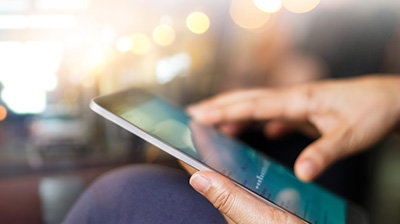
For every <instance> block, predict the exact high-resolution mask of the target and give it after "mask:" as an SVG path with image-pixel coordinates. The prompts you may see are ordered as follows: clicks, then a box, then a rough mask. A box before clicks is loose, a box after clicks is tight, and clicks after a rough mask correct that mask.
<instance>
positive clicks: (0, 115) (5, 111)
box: [0, 105, 7, 121]
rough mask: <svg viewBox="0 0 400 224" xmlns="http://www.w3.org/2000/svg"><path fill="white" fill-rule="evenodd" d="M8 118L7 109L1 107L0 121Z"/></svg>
mask: <svg viewBox="0 0 400 224" xmlns="http://www.w3.org/2000/svg"><path fill="white" fill-rule="evenodd" d="M6 117H7V109H6V108H5V107H4V106H1V105H0V121H3V120H4V119H6Z"/></svg>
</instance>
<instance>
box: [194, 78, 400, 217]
mask: <svg viewBox="0 0 400 224" xmlns="http://www.w3.org/2000/svg"><path fill="white" fill-rule="evenodd" d="M188 113H189V114H190V115H191V116H192V117H193V118H194V119H195V120H197V121H198V122H201V123H204V124H208V125H218V126H219V127H221V128H220V129H221V131H223V132H225V133H227V134H235V133H237V132H239V131H240V130H241V127H242V124H243V123H246V122H248V121H259V122H266V125H265V127H264V130H265V134H266V135H267V136H272V137H277V136H280V135H283V134H285V133H286V132H287V131H290V130H292V129H293V128H296V129H299V130H303V131H305V132H306V133H308V134H311V135H314V136H316V137H318V138H317V140H315V141H314V142H313V143H312V144H310V145H309V146H308V147H307V148H305V149H304V150H303V151H302V153H301V154H300V155H299V157H298V158H297V160H296V163H295V166H294V170H295V173H296V175H297V177H298V178H299V179H300V180H302V181H306V182H308V181H312V180H313V179H314V178H316V177H317V176H318V175H319V174H321V173H322V172H323V171H324V170H325V169H326V168H327V167H329V166H330V165H331V164H332V163H334V162H335V161H337V160H340V159H342V158H344V157H347V156H350V155H353V154H356V153H359V152H361V151H363V150H365V149H366V148H368V147H370V146H372V145H373V144H375V143H377V142H378V141H379V140H380V139H382V138H383V137H384V136H386V135H387V134H389V133H391V132H393V131H394V130H396V129H399V130H400V77H399V76H395V75H392V76H374V75H371V76H366V77H362V78H354V79H343V80H327V81H323V82H315V83H310V84H305V85H299V86H294V87H288V88H280V89H251V90H240V91H235V92H230V93H225V94H222V95H219V96H216V97H213V98H211V99H208V100H205V101H202V102H200V103H199V104H197V105H194V106H192V107H190V108H188ZM190 183H191V185H192V186H193V188H194V189H195V190H197V191H198V192H199V193H201V194H203V195H204V196H205V197H206V198H207V199H209V200H210V202H211V203H213V204H214V206H216V207H217V208H218V209H219V210H220V211H221V212H222V213H223V214H225V216H227V217H228V220H230V221H232V222H234V223H301V221H300V220H298V219H297V218H295V217H294V216H291V215H290V214H288V213H285V212H281V211H279V210H277V209H275V208H272V207H270V206H268V205H267V204H265V203H262V202H261V201H259V200H258V199H256V198H255V197H252V196H251V195H250V194H249V193H247V192H245V191H244V190H242V189H240V188H238V187H236V185H235V184H233V183H232V182H231V181H229V180H228V179H227V178H225V177H222V176H221V175H218V174H216V173H212V172H204V171H202V172H196V173H195V174H193V176H192V178H191V180H190Z"/></svg>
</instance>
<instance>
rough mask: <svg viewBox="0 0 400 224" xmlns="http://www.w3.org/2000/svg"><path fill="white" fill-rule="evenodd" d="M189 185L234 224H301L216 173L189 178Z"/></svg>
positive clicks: (202, 173)
mask: <svg viewBox="0 0 400 224" xmlns="http://www.w3.org/2000/svg"><path fill="white" fill-rule="evenodd" d="M190 185H192V187H193V188H194V189H195V190H196V191H198V192H199V193H201V194H202V195H203V196H204V197H206V198H207V199H208V200H209V201H210V202H211V203H212V204H213V205H214V206H215V207H216V208H217V209H218V210H219V211H220V212H221V213H222V214H224V215H225V216H226V217H228V218H230V219H231V220H232V221H233V222H234V223H238V224H241V223H246V224H254V223H271V224H278V223H279V224H286V223H303V222H302V221H301V220H300V219H298V218H296V217H295V216H293V215H291V214H290V213H287V212H284V211H281V210H279V209H277V208H274V207H272V206H269V205H268V204H266V203H265V202H262V201H261V200H259V199H257V198H255V197H254V196H252V195H251V194H250V193H248V192H246V191H245V190H243V189H241V188H239V187H238V186H236V185H235V184H234V183H233V182H232V181H230V180H229V179H227V178H225V177H223V176H221V175H219V174H217V173H213V172H209V171H200V172H197V173H195V174H194V175H193V176H192V177H191V178H190Z"/></svg>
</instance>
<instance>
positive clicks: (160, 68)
mask: <svg viewBox="0 0 400 224" xmlns="http://www.w3.org/2000/svg"><path fill="white" fill-rule="evenodd" d="M191 65H192V58H191V57H190V55H189V54H187V53H180V54H175V55H173V56H172V57H167V58H163V59H161V60H159V61H158V62H157V66H156V74H157V82H158V83H160V84H165V83H167V82H169V81H171V80H173V79H174V78H175V77H177V76H184V75H185V74H188V71H189V69H190V67H191Z"/></svg>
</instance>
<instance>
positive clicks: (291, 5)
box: [282, 0, 320, 13]
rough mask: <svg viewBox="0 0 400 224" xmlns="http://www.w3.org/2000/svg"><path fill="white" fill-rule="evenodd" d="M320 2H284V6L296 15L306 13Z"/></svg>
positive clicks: (302, 0)
mask: <svg viewBox="0 0 400 224" xmlns="http://www.w3.org/2000/svg"><path fill="white" fill-rule="evenodd" d="M319 2H320V0H282V4H283V6H284V7H285V8H286V9H287V10H289V11H290V12H294V13H306V12H309V11H311V10H313V9H314V8H315V7H317V6H318V4H319Z"/></svg>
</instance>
